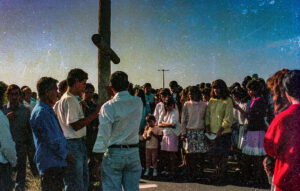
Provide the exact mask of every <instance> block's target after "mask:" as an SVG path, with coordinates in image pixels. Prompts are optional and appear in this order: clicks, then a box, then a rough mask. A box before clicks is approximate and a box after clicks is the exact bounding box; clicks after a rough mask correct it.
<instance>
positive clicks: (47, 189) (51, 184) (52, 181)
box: [41, 167, 65, 191]
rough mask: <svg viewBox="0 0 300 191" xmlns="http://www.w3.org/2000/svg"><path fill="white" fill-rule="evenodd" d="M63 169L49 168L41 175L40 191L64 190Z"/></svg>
mask: <svg viewBox="0 0 300 191" xmlns="http://www.w3.org/2000/svg"><path fill="white" fill-rule="evenodd" d="M64 172H65V170H64V168H61V167H51V168H48V169H47V170H46V171H45V172H44V173H43V174H42V175H41V188H42V191H61V190H63V188H64V182H63V178H64Z"/></svg>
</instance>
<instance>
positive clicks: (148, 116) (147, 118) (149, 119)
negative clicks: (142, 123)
mask: <svg viewBox="0 0 300 191" xmlns="http://www.w3.org/2000/svg"><path fill="white" fill-rule="evenodd" d="M145 120H146V122H150V121H156V119H155V117H154V115H152V114H148V115H147V116H146V119H145Z"/></svg>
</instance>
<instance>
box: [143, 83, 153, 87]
mask: <svg viewBox="0 0 300 191" xmlns="http://www.w3.org/2000/svg"><path fill="white" fill-rule="evenodd" d="M148 87H149V88H152V86H151V84H150V83H145V84H144V88H148Z"/></svg>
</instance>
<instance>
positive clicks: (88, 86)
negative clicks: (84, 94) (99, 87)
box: [85, 83, 95, 91]
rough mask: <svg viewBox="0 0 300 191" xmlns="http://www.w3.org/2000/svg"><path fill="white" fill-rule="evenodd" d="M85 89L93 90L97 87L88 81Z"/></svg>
mask: <svg viewBox="0 0 300 191" xmlns="http://www.w3.org/2000/svg"><path fill="white" fill-rule="evenodd" d="M85 89H91V90H92V91H95V87H94V86H93V84H91V83H86V85H85Z"/></svg>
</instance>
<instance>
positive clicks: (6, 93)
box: [5, 84, 21, 98]
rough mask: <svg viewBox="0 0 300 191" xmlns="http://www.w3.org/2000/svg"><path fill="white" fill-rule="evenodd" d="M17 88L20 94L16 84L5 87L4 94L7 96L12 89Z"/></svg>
mask: <svg viewBox="0 0 300 191" xmlns="http://www.w3.org/2000/svg"><path fill="white" fill-rule="evenodd" d="M15 89H17V90H19V94H20V95H21V89H20V87H19V86H18V85H16V84H11V85H9V86H8V87H7V89H6V91H5V96H6V97H7V98H8V95H9V94H10V93H11V91H12V90H15Z"/></svg>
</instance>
